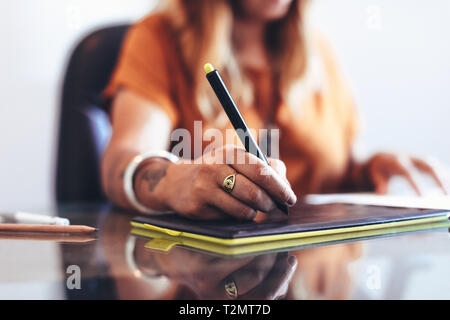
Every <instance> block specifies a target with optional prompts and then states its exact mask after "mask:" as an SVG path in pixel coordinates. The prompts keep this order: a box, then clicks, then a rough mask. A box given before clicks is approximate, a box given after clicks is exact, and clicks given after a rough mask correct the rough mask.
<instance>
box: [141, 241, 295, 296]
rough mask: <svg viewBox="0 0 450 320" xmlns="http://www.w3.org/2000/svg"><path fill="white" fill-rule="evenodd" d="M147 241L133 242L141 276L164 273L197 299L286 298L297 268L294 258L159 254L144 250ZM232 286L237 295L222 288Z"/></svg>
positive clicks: (180, 252)
mask: <svg viewBox="0 0 450 320" xmlns="http://www.w3.org/2000/svg"><path fill="white" fill-rule="evenodd" d="M146 241H148V240H143V239H139V240H138V241H136V248H135V250H136V251H135V259H136V266H137V267H138V268H139V269H140V271H141V272H143V273H148V274H155V271H156V270H155V269H157V273H159V274H164V275H165V276H167V277H168V278H169V279H170V280H171V281H174V282H176V283H178V284H179V285H180V286H186V287H188V288H189V289H190V290H191V291H192V292H193V293H194V294H195V295H196V297H197V298H199V299H233V298H237V299H269V300H270V299H280V298H282V297H283V296H285V295H286V292H287V289H288V284H289V281H290V279H291V277H292V275H293V273H294V271H295V269H296V267H297V259H296V258H295V257H294V256H288V255H287V254H286V253H283V254H266V255H260V256H257V257H246V258H235V259H225V258H218V257H213V256H210V255H207V254H204V253H199V252H194V251H190V250H187V249H185V248H178V247H175V248H173V249H172V250H171V251H170V252H169V253H160V252H156V251H154V250H150V249H147V248H145V247H144V245H145V242H146ZM230 283H234V284H235V287H236V289H237V292H236V294H237V296H236V297H233V296H232V295H230V294H229V293H227V291H226V289H225V286H226V285H227V284H230Z"/></svg>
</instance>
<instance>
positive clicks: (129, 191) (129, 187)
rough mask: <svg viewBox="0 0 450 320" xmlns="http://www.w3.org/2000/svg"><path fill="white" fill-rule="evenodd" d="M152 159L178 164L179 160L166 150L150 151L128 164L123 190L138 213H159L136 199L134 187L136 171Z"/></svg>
mask: <svg viewBox="0 0 450 320" xmlns="http://www.w3.org/2000/svg"><path fill="white" fill-rule="evenodd" d="M150 158H163V159H167V160H169V161H170V162H177V161H178V160H179V158H178V157H177V156H176V155H174V154H173V153H170V152H167V151H164V150H156V151H149V152H146V153H143V154H139V155H137V156H136V157H134V158H133V160H131V162H130V163H129V164H128V166H127V168H126V169H125V173H124V176H123V189H124V191H125V195H126V197H127V200H128V202H129V203H130V204H131V205H132V206H133V207H134V208H135V209H136V210H138V211H140V212H142V213H156V212H159V211H155V210H152V209H150V208H147V207H145V206H144V205H142V204H140V203H139V201H138V200H137V198H136V194H135V192H134V187H133V179H134V173H135V172H136V169H137V168H138V166H139V165H140V164H141V163H142V162H143V161H144V160H147V159H150Z"/></svg>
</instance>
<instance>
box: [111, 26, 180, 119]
mask: <svg viewBox="0 0 450 320" xmlns="http://www.w3.org/2000/svg"><path fill="white" fill-rule="evenodd" d="M159 28H160V26H159V25H158V24H157V23H156V21H155V20H154V19H153V20H152V18H151V17H150V18H147V19H145V20H142V21H140V22H138V23H137V24H135V25H134V26H132V27H131V28H130V30H129V31H128V33H127V35H126V37H125V40H124V43H123V45H122V49H121V52H120V56H119V61H118V64H117V66H116V69H115V71H114V73H113V75H112V77H111V80H110V82H109V84H108V86H107V87H106V89H105V91H104V97H105V98H107V99H108V98H112V97H113V96H114V94H115V93H116V92H117V90H118V89H119V88H126V89H129V90H131V91H133V92H135V93H137V94H139V95H141V96H142V97H144V98H146V99H148V100H149V101H151V102H153V103H155V105H157V106H158V107H160V108H161V109H163V110H164V111H165V112H166V113H167V115H168V116H169V118H170V120H171V122H172V124H173V125H174V126H175V125H176V123H177V121H178V111H177V109H176V107H175V105H174V103H173V100H172V99H171V96H170V77H169V71H168V68H167V66H168V61H166V57H167V54H165V53H164V43H163V42H162V41H164V39H162V36H161V34H162V33H161V32H160V31H161V30H159Z"/></svg>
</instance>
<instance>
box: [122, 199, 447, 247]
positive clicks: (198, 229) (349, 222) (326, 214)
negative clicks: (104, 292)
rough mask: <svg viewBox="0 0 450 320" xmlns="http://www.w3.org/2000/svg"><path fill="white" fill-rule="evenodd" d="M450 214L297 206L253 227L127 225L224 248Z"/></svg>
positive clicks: (151, 220)
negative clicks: (287, 212) (286, 214)
mask: <svg viewBox="0 0 450 320" xmlns="http://www.w3.org/2000/svg"><path fill="white" fill-rule="evenodd" d="M449 214H450V211H447V210H428V209H411V208H393V207H392V208H391V207H381V206H364V205H352V204H326V205H309V204H300V205H297V206H295V207H293V208H291V209H290V214H289V216H285V215H283V214H281V213H280V214H268V215H263V216H262V218H261V219H257V221H237V220H232V219H228V220H209V221H204V220H192V219H188V218H184V217H182V216H180V215H178V214H155V215H148V216H145V217H143V216H141V217H136V218H134V219H132V220H131V225H132V226H133V227H134V228H141V229H145V230H151V231H156V232H160V233H165V234H167V235H169V236H173V237H184V238H190V239H195V240H200V241H203V242H210V243H214V244H218V245H222V246H239V245H248V244H256V243H264V242H270V241H280V240H292V239H301V238H307V237H315V236H325V235H331V234H341V233H351V232H360V231H369V230H382V229H385V230H387V228H397V227H404V226H412V225H416V224H430V223H436V222H444V221H448V217H449Z"/></svg>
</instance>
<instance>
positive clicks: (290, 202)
mask: <svg viewBox="0 0 450 320" xmlns="http://www.w3.org/2000/svg"><path fill="white" fill-rule="evenodd" d="M296 202H297V196H296V195H295V194H294V193H293V192H292V194H291V196H290V197H289V199H288V200H287V204H288V206H291V207H292V206H293V205H294V204H295V203H296Z"/></svg>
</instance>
